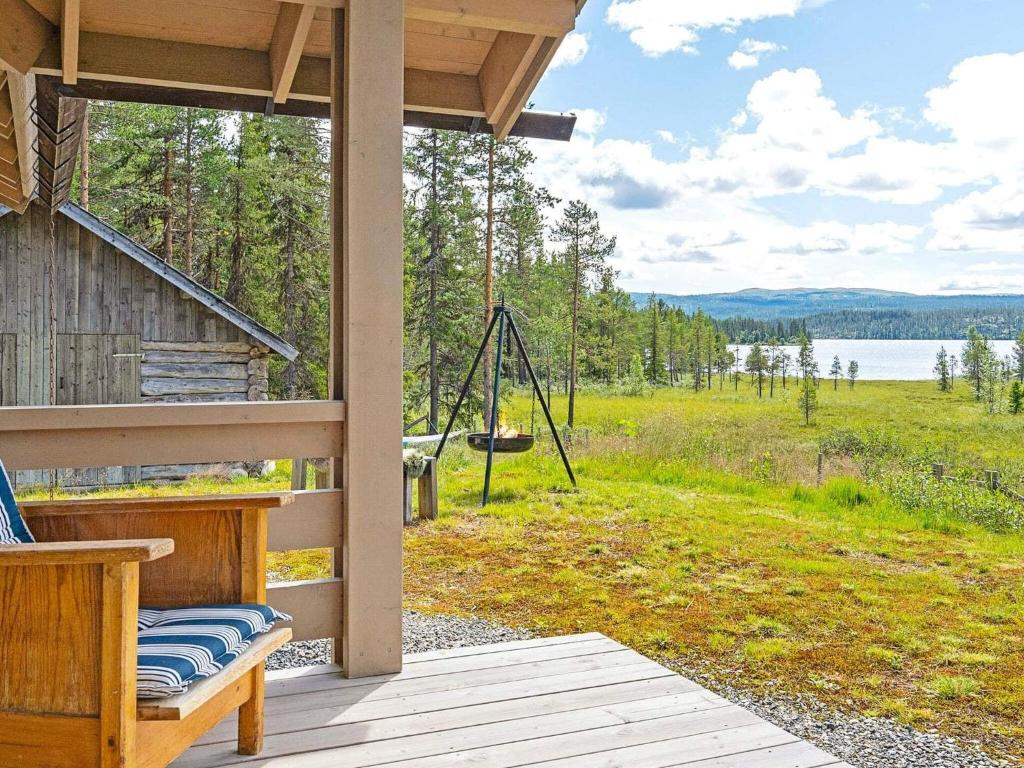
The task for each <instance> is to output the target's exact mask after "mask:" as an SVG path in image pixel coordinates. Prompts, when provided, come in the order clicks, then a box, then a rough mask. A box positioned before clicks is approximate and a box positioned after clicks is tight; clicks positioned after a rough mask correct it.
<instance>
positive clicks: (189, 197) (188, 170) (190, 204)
mask: <svg viewBox="0 0 1024 768" xmlns="http://www.w3.org/2000/svg"><path fill="white" fill-rule="evenodd" d="M187 119H188V124H187V126H186V128H185V271H186V272H187V273H188V274H189V275H194V274H195V273H196V254H195V195H194V190H193V188H194V185H195V178H194V177H195V167H194V165H195V162H194V159H193V157H192V144H193V139H194V133H195V125H194V122H193V116H192V115H191V114H189V115H188V117H187Z"/></svg>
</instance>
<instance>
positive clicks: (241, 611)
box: [138, 605, 290, 699]
mask: <svg viewBox="0 0 1024 768" xmlns="http://www.w3.org/2000/svg"><path fill="white" fill-rule="evenodd" d="M289 620H290V617H288V616H286V615H284V614H282V613H278V612H277V611H275V610H274V609H273V608H271V607H269V606H266V605H218V606H202V607H197V608H182V609H173V610H164V611H157V610H150V609H142V610H140V611H139V683H138V695H139V698H143V699H150V698H162V697H165V696H173V695H174V694H176V693H184V692H185V691H187V690H188V687H189V685H190V684H191V683H194V682H196V681H197V680H202V679H203V678H206V677H210V676H212V675H215V674H217V673H218V672H220V671H221V670H222V669H224V667H226V666H227V665H228V664H230V663H231V662H232V661H234V660H235V659H236V658H238V656H239V655H241V653H242V652H243V651H245V649H246V648H248V647H249V644H250V642H251V641H252V638H253V637H255V636H256V635H259V634H262V633H264V632H268V631H269V630H270V629H271V628H272V627H273V626H274V624H275V622H278V621H289Z"/></svg>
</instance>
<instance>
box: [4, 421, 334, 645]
mask: <svg viewBox="0 0 1024 768" xmlns="http://www.w3.org/2000/svg"><path fill="white" fill-rule="evenodd" d="M344 421H345V404H344V403H341V402H335V401H315V402H267V403H204V404H159V405H87V406H58V407H52V408H35V407H16V408H0V459H2V460H3V462H4V464H5V465H6V466H7V468H8V469H10V470H18V469H82V468H87V467H97V466H120V465H132V464H185V463H218V462H239V461H244V462H256V461H264V460H267V459H279V458H283V457H288V456H318V457H324V458H340V457H341V456H342V451H343V427H344ZM295 496H296V499H295V503H294V504H292V505H290V506H287V507H284V508H281V509H274V510H271V511H270V519H269V531H268V544H267V549H268V550H269V551H271V552H282V551H289V550H308V549H324V548H329V549H332V550H334V559H335V562H338V563H340V562H341V548H342V543H343V542H342V529H343V515H342V511H343V510H342V505H343V497H342V491H341V490H336V489H335V490H319V491H305V492H298V493H296V494H295ZM270 590H271V592H270V601H271V603H272V604H273V605H274V606H275V607H276V608H278V609H279V610H282V611H285V612H287V613H290V614H291V615H292V616H293V617H294V618H295V622H294V634H295V639H296V640H313V639H323V638H331V639H334V640H335V642H336V643H340V642H341V641H342V640H343V638H344V634H345V633H344V627H343V619H342V615H343V614H342V598H343V592H342V579H341V578H340V577H338V578H326V579H318V580H314V581H301V582H282V583H276V584H272V585H271V586H270ZM339 647H340V646H339Z"/></svg>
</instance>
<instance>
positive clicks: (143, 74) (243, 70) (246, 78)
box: [34, 32, 486, 117]
mask: <svg viewBox="0 0 1024 768" xmlns="http://www.w3.org/2000/svg"><path fill="white" fill-rule="evenodd" d="M330 69H331V68H330V61H329V60H328V59H321V58H316V57H312V56H303V57H302V58H301V60H300V61H299V65H298V67H297V68H296V71H295V79H294V81H293V82H292V87H291V93H290V99H291V100H294V99H299V100H302V101H316V102H323V103H327V102H329V101H330V83H331V72H330ZM34 71H35V72H37V73H38V74H41V75H51V76H56V77H60V76H61V74H62V73H61V66H60V51H59V46H57V45H50V46H47V48H46V50H44V51H43V54H42V55H41V56H40V57H39V61H38V62H37V63H36V66H35V68H34ZM79 78H80V79H90V80H105V81H110V82H119V83H132V84H137V85H152V86H158V87H162V88H184V89H190V90H196V91H212V92H218V93H235V94H242V95H250V96H263V97H265V98H266V97H269V96H271V95H272V86H271V75H270V56H269V54H267V53H264V52H262V51H249V50H242V49H238V48H221V47H218V46H209V45H196V44H194V43H172V42H168V41H162V40H143V39H140V38H133V37H123V36H119V35H104V34H100V33H96V32H83V33H82V34H81V41H80V56H79ZM405 92H406V108H407V109H409V110H412V111H419V112H436V113H438V114H446V115H465V116H468V117H485V116H486V115H485V114H484V107H483V99H482V97H481V94H480V84H479V81H478V80H477V78H476V77H473V76H469V75H458V74H450V73H446V72H428V71H424V70H418V69H410V68H407V69H406V71H405Z"/></svg>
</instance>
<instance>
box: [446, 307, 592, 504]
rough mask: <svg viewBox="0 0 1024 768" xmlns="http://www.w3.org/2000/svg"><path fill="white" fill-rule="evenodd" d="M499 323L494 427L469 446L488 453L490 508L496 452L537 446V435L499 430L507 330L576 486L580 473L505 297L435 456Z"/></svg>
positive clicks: (486, 489) (473, 436) (486, 497)
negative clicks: (575, 470)
mask: <svg viewBox="0 0 1024 768" xmlns="http://www.w3.org/2000/svg"><path fill="white" fill-rule="evenodd" d="M495 326H497V328H498V344H497V356H496V360H495V364H494V391H493V395H492V397H491V425H490V430H489V431H487V432H477V433H474V434H471V435H469V437H468V438H467V440H468V442H469V446H470V447H471V448H472V449H473V450H476V451H481V452H483V451H486V452H487V470H486V471H485V473H484V496H483V503H482V505H481V506H484V507H486V506H487V504H488V502H489V501H490V500H491V470H492V468H493V466H494V454H495V453H523V452H525V451H528V450H530V449H531V448H533V444H534V436H533V435H514V436H501V435H498V434H497V433H496V431H497V427H498V398H499V395H500V394H501V355H502V352H503V351H504V347H505V339H506V333H510V334H511V335H512V338H513V339H514V340H515V342H516V346H517V347H518V348H519V354H520V355H522V357H523V363H524V366H525V368H526V372H527V373H528V374H529V375H530V381H531V382H532V383H533V391H534V392H535V393H536V395H537V399H538V400H540V406H541V408H542V409H543V410H544V417H545V418H546V419H547V421H548V428H549V429H550V430H551V437H553V438H554V440H555V445H556V446H558V453H559V455H560V456H561V457H562V464H564V465H565V471H566V474H568V475H569V481H570V482H571V483H572V486H573V488H575V487H576V475H574V474H573V471H572V466H571V465H570V464H569V457H568V456H567V455H566V453H565V447H564V446H563V445H562V440H561V438H560V437H559V436H558V430H557V429H556V428H555V422H554V420H553V419H552V418H551V409H550V408H548V402H547V400H545V399H544V392H543V391H542V390H541V388H540V382H538V381H537V375H536V374H535V373H534V372H533V364H532V363H531V362H530V356H529V355H528V354H527V352H526V345H525V344H524V343H523V337H522V336H521V335H520V334H519V328H518V327H517V326H516V321H515V318H514V317H513V316H512V308H511V307H509V306H507V305H506V304H505V300H504V299H502V301H501V303H500V304H499V305H498V306H496V307H495V308H494V317H492V318H491V324H490V325H489V326H487V333H485V334H484V340H483V342H482V343H481V344H480V349H479V350H478V351H477V353H476V359H475V360H474V361H473V367H472V368H470V369H469V375H468V376H467V377H466V383H465V384H463V385H462V391H461V392H460V393H459V399H458V401H457V402H456V403H455V408H454V409H453V410H452V415H451V418H450V419H449V420H448V426H447V427H445V430H444V435H443V436H442V437H441V442H440V444H439V445H438V446H437V453H435V454H434V457H435V458H436V459H440V458H441V452H442V451H443V450H444V447H445V444H446V443H447V442H448V436H449V435H450V434H451V431H452V428H453V427H454V426H455V419H456V418H458V415H459V409H460V408H462V404H463V402H465V400H466V395H467V394H468V393H469V387H470V384H471V383H472V381H473V376H475V375H476V369H477V368H478V367H480V360H481V359H483V356H484V350H485V349H487V343H488V342H489V341H490V340H491V336H492V335H493V334H494V328H495Z"/></svg>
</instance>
